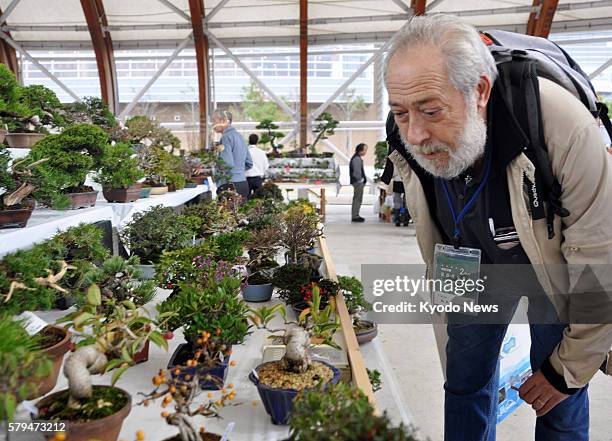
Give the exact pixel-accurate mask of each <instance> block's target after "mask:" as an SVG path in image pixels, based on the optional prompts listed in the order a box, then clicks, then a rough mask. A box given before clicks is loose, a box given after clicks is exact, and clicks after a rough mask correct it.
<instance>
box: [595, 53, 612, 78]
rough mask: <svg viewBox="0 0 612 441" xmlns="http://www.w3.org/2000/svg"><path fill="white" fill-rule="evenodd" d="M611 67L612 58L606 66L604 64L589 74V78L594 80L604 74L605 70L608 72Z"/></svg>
mask: <svg viewBox="0 0 612 441" xmlns="http://www.w3.org/2000/svg"><path fill="white" fill-rule="evenodd" d="M610 66H612V58H610V59H609V60H608V61H606V62H605V63H604V64H602V65H601V66H599V67H598V68H597V69H595V70H594V71H593V73H590V74H589V78H590V79H591V80H592V79H593V78H595V77H597V76H598V75H600V74H602V73H603V72H604V71H605V70H607V69H608V68H609V67H610Z"/></svg>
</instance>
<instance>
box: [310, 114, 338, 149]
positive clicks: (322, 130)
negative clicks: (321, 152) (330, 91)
mask: <svg viewBox="0 0 612 441" xmlns="http://www.w3.org/2000/svg"><path fill="white" fill-rule="evenodd" d="M315 121H316V122H317V123H318V124H317V125H316V127H315V128H314V129H313V132H314V133H316V134H317V136H316V138H315V139H314V141H313V142H312V144H311V145H310V152H311V153H313V154H314V153H317V143H318V142H319V141H321V140H323V139H327V138H329V137H330V136H332V135H333V134H334V133H335V130H336V127H338V124H339V121H337V120H336V119H335V118H334V117H333V116H332V114H331V113H329V112H323V113H322V114H321V115H319V116H318V117H317V118H316V119H315Z"/></svg>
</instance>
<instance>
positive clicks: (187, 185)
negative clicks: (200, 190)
mask: <svg viewBox="0 0 612 441" xmlns="http://www.w3.org/2000/svg"><path fill="white" fill-rule="evenodd" d="M197 186H198V184H196V183H195V182H186V183H185V188H196V187H197Z"/></svg>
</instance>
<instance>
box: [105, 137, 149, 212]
mask: <svg viewBox="0 0 612 441" xmlns="http://www.w3.org/2000/svg"><path fill="white" fill-rule="evenodd" d="M100 166H101V167H100V170H99V171H98V173H97V175H96V177H95V178H94V181H96V182H97V183H99V184H100V185H102V194H103V195H104V198H105V199H106V200H107V201H108V202H133V201H135V200H137V199H139V198H140V193H141V189H140V188H139V187H138V186H135V184H136V182H137V181H138V180H139V179H140V178H142V177H144V173H143V172H142V171H141V170H140V169H139V168H138V159H136V158H135V157H134V151H133V150H132V148H131V147H130V146H129V145H127V144H124V143H115V144H114V145H110V144H107V145H106V146H104V150H103V154H102V159H101V160H100Z"/></svg>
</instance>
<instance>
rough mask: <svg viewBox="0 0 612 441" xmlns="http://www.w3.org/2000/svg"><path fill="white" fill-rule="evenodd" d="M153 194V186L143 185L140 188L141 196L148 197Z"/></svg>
mask: <svg viewBox="0 0 612 441" xmlns="http://www.w3.org/2000/svg"><path fill="white" fill-rule="evenodd" d="M149 196H151V187H143V188H141V189H140V198H141V199H146V198H148V197H149Z"/></svg>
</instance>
